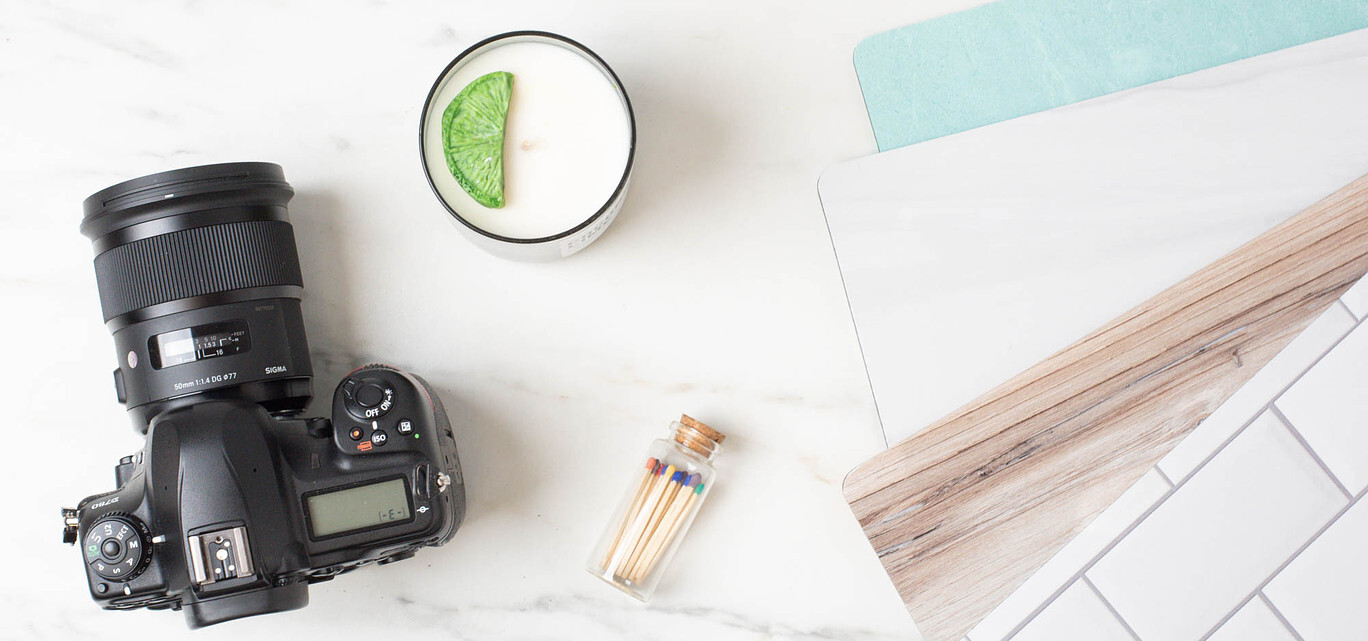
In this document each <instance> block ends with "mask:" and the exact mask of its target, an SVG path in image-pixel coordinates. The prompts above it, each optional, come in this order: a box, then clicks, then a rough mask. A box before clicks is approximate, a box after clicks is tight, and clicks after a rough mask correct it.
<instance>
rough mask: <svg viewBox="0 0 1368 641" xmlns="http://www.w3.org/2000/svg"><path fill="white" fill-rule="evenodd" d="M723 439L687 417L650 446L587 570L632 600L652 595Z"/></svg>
mask: <svg viewBox="0 0 1368 641" xmlns="http://www.w3.org/2000/svg"><path fill="white" fill-rule="evenodd" d="M724 439H726V436H725V435H723V434H722V433H720V432H718V431H717V430H714V429H713V428H711V427H708V426H707V425H705V424H703V423H701V422H699V421H697V420H695V419H693V418H691V417H689V416H688V415H685V416H682V417H680V419H679V420H678V421H676V422H673V423H671V424H670V434H669V436H668V437H667V438H663V439H660V440H657V441H654V442H653V443H651V447H650V448H649V450H648V451H647V454H646V460H645V463H644V465H642V467H641V468H639V469H638V470H637V471H636V473H634V474H633V479H632V483H631V484H630V486H629V489H628V492H627V494H626V495H625V496H624V497H623V499H622V501H621V502H620V503H619V505H618V507H617V510H616V511H615V512H614V513H613V518H612V519H611V520H610V521H609V525H608V528H607V529H606V530H604V533H603V536H602V537H601V538H600V539H599V543H598V545H597V546H595V548H594V553H593V554H592V555H591V556H590V557H589V564H588V570H589V572H590V573H591V574H593V575H594V576H597V577H599V578H601V579H603V580H604V581H606V582H608V583H609V584H611V585H612V586H614V587H616V588H618V589H619V590H622V591H623V592H626V593H627V594H629V595H631V596H632V597H634V598H636V599H638V600H641V601H646V600H648V599H650V598H651V595H652V594H653V593H654V592H655V589H656V586H657V585H659V583H660V578H661V576H662V575H663V573H664V572H665V568H666V567H667V566H668V565H669V563H670V559H671V558H672V557H673V556H674V553H675V551H676V550H677V549H678V548H679V544H680V542H681V541H682V540H683V539H684V535H685V534H686V533H687V532H688V531H689V526H690V525H692V524H693V520H694V517H695V516H697V515H698V511H699V508H701V507H702V505H703V501H704V500H706V499H707V496H708V492H709V491H710V490H711V489H712V485H713V479H714V477H715V476H716V472H715V470H714V468H713V462H714V460H715V459H716V457H717V453H718V450H719V449H720V447H721V444H722V441H723V440H724Z"/></svg>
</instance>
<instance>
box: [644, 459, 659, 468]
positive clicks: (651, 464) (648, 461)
mask: <svg viewBox="0 0 1368 641" xmlns="http://www.w3.org/2000/svg"><path fill="white" fill-rule="evenodd" d="M659 462H660V461H657V460H655V458H654V457H652V458H648V459H646V469H648V470H654V469H655V468H656V464H657V463H659Z"/></svg>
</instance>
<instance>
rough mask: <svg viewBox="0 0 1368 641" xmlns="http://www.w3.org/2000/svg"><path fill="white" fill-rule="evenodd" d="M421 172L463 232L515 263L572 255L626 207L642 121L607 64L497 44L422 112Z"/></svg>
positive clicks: (518, 42)
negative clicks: (633, 111) (638, 127)
mask: <svg viewBox="0 0 1368 641" xmlns="http://www.w3.org/2000/svg"><path fill="white" fill-rule="evenodd" d="M419 146H420V151H421V157H422V161H423V170H424V172H426V174H427V178H428V184H429V185H430V186H431V187H432V191H433V193H434V194H435V195H436V196H437V198H438V200H439V201H441V203H442V205H443V206H444V207H445V208H446V210H447V211H448V213H450V214H451V216H452V219H453V221H455V222H456V224H457V228H458V229H459V230H460V231H461V232H462V233H463V234H464V235H465V236H466V237H467V238H468V239H470V240H471V241H472V242H473V243H475V244H476V245H477V246H479V247H481V248H482V249H485V250H486V251H489V252H490V253H493V254H495V255H498V256H502V257H505V258H510V259H513V260H551V259H555V258H559V257H563V256H569V255H570V254H573V253H575V252H577V251H579V250H581V249H583V248H584V247H585V246H587V245H588V244H590V243H592V242H594V240H596V239H597V238H598V237H599V236H600V235H601V234H602V233H603V232H604V230H605V229H607V227H608V226H609V225H610V224H611V223H612V222H613V219H614V218H615V217H616V216H617V214H618V211H619V210H620V209H621V207H622V203H623V201H624V200H625V198H626V192H627V185H628V181H629V179H630V178H631V173H632V162H633V158H634V156H635V153H636V121H635V117H634V115H633V113H632V105H631V101H630V100H629V99H628V98H627V92H626V90H625V89H623V87H622V83H621V81H620V80H619V79H618V77H617V75H616V74H615V73H614V72H613V70H612V69H611V68H609V67H608V65H607V63H605V62H604V61H603V59H602V58H600V57H599V56H598V55H597V54H595V53H594V52H593V51H590V50H589V49H588V48H587V47H585V46H584V45H581V44H579V43H578V42H575V41H574V40H571V39H569V38H566V37H564V36H560V35H556V34H552V33H546V32H540V31H517V32H512V33H505V34H501V35H498V36H494V37H492V38H488V39H486V40H484V41H482V42H480V43H478V44H476V45H474V46H472V47H471V48H469V49H467V50H466V51H465V52H464V53H462V54H461V55H459V56H457V57H456V58H455V59H454V60H452V61H451V63H450V64H449V65H447V67H446V69H444V70H443V71H442V73H441V75H440V76H439V77H438V79H437V81H436V83H434V84H433V86H432V90H431V91H430V92H429V93H428V97H427V101H426V102H425V104H424V106H423V115H422V121H421V124H420V127H419Z"/></svg>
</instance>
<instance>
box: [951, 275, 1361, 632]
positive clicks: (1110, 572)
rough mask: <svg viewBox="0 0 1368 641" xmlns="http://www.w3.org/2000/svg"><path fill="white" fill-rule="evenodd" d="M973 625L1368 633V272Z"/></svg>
mask: <svg viewBox="0 0 1368 641" xmlns="http://www.w3.org/2000/svg"><path fill="white" fill-rule="evenodd" d="M1341 303H1342V304H1337V305H1335V306H1334V307H1332V308H1331V309H1330V310H1329V311H1327V312H1326V314H1325V315H1324V316H1322V317H1321V318H1320V319H1318V320H1317V321H1316V322H1315V323H1314V324H1312V326H1311V327H1310V328H1308V329H1307V331H1306V332H1305V333H1304V334H1303V335H1302V336H1300V337H1298V338H1297V339H1296V341H1294V342H1293V343H1292V344H1291V345H1290V346H1289V347H1288V348H1287V349H1286V350H1284V352H1283V353H1282V354H1280V355H1279V356H1278V357H1277V358H1276V359H1275V360H1274V361H1273V362H1272V363H1270V364H1269V365H1268V366H1267V367H1266V368H1265V370H1264V371H1262V372H1260V373H1259V375H1257V376H1256V377H1255V378H1254V379H1253V380H1251V381H1250V383H1249V384H1248V385H1246V386H1245V387H1244V388H1242V389H1241V390H1240V392H1239V393H1237V394H1236V395H1235V396H1234V397H1232V399H1231V400H1230V401H1229V402H1227V403H1226V404H1225V405H1223V406H1222V407H1221V408H1220V409H1219V410H1217V412H1216V413H1214V414H1213V415H1212V416H1211V418H1209V419H1208V420H1207V421H1206V422H1204V423H1203V424H1202V425H1201V426H1199V427H1198V429H1197V430H1196V431H1195V432H1194V433H1193V435H1191V436H1189V437H1188V439H1187V440H1186V441H1185V442H1184V443H1183V444H1181V445H1180V446H1179V447H1178V448H1176V449H1175V450H1174V452H1173V453H1171V454H1170V455H1169V456H1168V457H1166V458H1165V459H1164V460H1162V461H1161V462H1160V463H1159V465H1158V466H1156V469H1155V470H1153V471H1151V472H1150V473H1149V474H1148V475H1146V476H1145V477H1144V478H1142V479H1141V481H1140V482H1139V483H1137V484H1136V486H1135V487H1133V488H1131V490H1129V491H1128V492H1127V493H1126V494H1125V495H1123V497H1122V498H1121V499H1120V500H1118V501H1117V504H1116V505H1114V506H1113V507H1112V508H1110V509H1108V510H1107V511H1106V512H1104V513H1103V515H1102V516H1100V517H1099V518H1098V520H1097V521H1096V522H1094V524H1092V525H1090V526H1089V527H1088V528H1087V529H1085V530H1084V532H1083V533H1082V534H1080V535H1079V537H1078V539H1076V540H1075V541H1073V542H1071V543H1070V544H1069V545H1068V546H1066V547H1065V548H1064V549H1063V550H1062V551H1061V552H1060V553H1059V554H1058V555H1056V556H1055V558H1053V559H1051V560H1050V562H1049V563H1047V564H1046V565H1045V566H1044V567H1043V568H1042V569H1041V570H1040V571H1039V572H1038V573H1037V574H1036V575H1035V576H1033V577H1031V579H1030V580H1029V581H1027V582H1026V584H1025V585H1023V586H1022V587H1021V589H1019V590H1017V592H1016V593H1014V594H1013V595H1012V596H1011V597H1009V598H1008V600H1007V601H1006V602H1005V603H1004V604H1003V605H1002V606H1001V607H1000V608H999V609H998V610H996V611H994V612H993V613H992V614H990V615H989V616H988V618H987V619H985V620H984V622H983V623H981V624H980V625H979V626H978V627H976V628H975V629H974V630H973V631H971V632H970V634H969V638H967V639H966V640H965V641H1007V640H1012V641H1022V640H1026V641H1035V640H1038V639H1049V640H1050V641H1070V640H1072V639H1087V640H1089V641H1111V640H1113V639H1118V640H1121V641H1126V640H1131V641H1183V640H1186V639H1191V640H1193V641H1350V640H1353V641H1365V640H1368V615H1365V614H1364V607H1365V605H1368V501H1362V499H1363V498H1364V496H1365V494H1368V323H1365V322H1364V320H1365V319H1368V279H1365V280H1364V281H1362V282H1360V283H1359V284H1357V285H1356V286H1355V287H1354V288H1353V289H1351V290H1350V291H1349V293H1347V294H1346V295H1345V297H1344V299H1342V301H1341Z"/></svg>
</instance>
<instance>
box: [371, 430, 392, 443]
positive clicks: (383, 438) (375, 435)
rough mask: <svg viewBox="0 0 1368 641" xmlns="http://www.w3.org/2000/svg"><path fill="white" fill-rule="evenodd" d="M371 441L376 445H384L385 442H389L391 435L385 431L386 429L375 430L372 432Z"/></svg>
mask: <svg viewBox="0 0 1368 641" xmlns="http://www.w3.org/2000/svg"><path fill="white" fill-rule="evenodd" d="M370 442H371V444H372V445H374V446H376V447H384V446H385V443H388V442H389V435H388V434H386V433H385V430H375V431H374V432H372V433H371V439H370Z"/></svg>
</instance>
